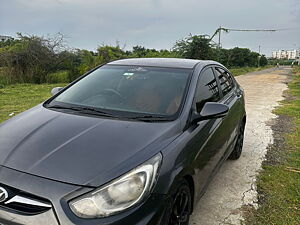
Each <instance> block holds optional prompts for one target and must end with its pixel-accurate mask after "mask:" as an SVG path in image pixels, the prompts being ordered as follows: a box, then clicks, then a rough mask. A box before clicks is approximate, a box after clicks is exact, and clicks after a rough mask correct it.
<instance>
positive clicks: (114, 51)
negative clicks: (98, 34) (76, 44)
mask: <svg viewBox="0 0 300 225" xmlns="http://www.w3.org/2000/svg"><path fill="white" fill-rule="evenodd" d="M97 52H98V56H99V59H100V61H101V62H102V63H108V62H111V61H113V60H117V59H123V58H127V57H126V53H125V51H124V50H123V49H121V48H120V46H119V45H117V46H109V45H104V46H101V47H99V48H98V49H97Z"/></svg>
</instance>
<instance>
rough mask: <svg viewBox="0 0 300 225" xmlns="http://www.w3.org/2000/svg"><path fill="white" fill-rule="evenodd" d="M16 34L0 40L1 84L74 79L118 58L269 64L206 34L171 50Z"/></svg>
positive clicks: (243, 68) (245, 66) (248, 66)
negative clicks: (91, 46)
mask: <svg viewBox="0 0 300 225" xmlns="http://www.w3.org/2000/svg"><path fill="white" fill-rule="evenodd" d="M17 35H18V36H17V38H16V39H13V40H8V41H5V42H0V87H1V86H2V87H3V86H5V85H8V84H15V83H35V84H42V83H61V82H71V81H73V80H74V79H76V78H77V77H79V76H80V75H82V74H84V73H85V72H87V71H89V70H90V69H92V68H94V67H95V66H97V65H100V64H103V63H107V62H110V61H113V60H117V59H124V58H140V57H146V58H147V57H148V58H151V57H169V58H170V57H172V58H190V59H207V60H215V61H218V62H220V63H222V64H223V65H225V66H226V67H227V68H230V69H231V68H235V69H236V70H237V73H236V74H240V73H244V72H248V71H253V70H254V69H256V68H257V67H258V65H260V66H266V65H267V64H268V61H267V59H266V57H265V56H264V55H260V54H259V53H257V52H253V51H250V50H249V49H247V48H238V47H236V48H232V49H222V48H221V49H220V48H218V47H217V46H216V45H215V44H213V43H211V41H210V39H209V38H208V37H207V35H190V36H188V37H186V38H184V39H182V40H179V41H177V42H176V43H175V44H174V45H173V47H172V48H171V49H170V50H166V49H162V50H157V49H148V48H145V47H143V46H134V47H133V48H132V49H131V50H126V49H125V46H124V47H121V46H120V44H119V43H116V45H115V46H109V45H101V46H98V48H97V50H96V51H88V50H85V49H72V48H70V47H69V46H67V45H66V42H65V37H64V36H63V35H62V34H56V35H53V36H47V37H39V36H35V35H23V34H21V33H18V34H17Z"/></svg>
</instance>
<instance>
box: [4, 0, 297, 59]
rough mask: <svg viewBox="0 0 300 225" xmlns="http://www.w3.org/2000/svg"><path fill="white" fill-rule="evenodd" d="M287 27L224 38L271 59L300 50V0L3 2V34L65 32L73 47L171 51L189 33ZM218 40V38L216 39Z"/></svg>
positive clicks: (224, 43)
mask: <svg viewBox="0 0 300 225" xmlns="http://www.w3.org/2000/svg"><path fill="white" fill-rule="evenodd" d="M219 26H222V27H225V28H236V29H283V30H280V31H277V32H229V33H222V34H221V43H222V47H223V48H232V47H245V48H250V49H251V50H253V51H257V52H258V51H259V46H261V53H262V54H265V55H267V56H270V55H271V52H272V51H273V50H278V49H298V48H300V0H218V1H216V0H0V35H9V36H13V37H15V36H16V33H17V32H21V33H24V34H30V35H31V34H34V35H39V36H43V35H44V36H46V35H53V34H55V33H58V32H60V33H62V34H64V35H65V36H66V41H67V44H68V45H69V46H70V47H73V48H84V49H88V50H96V48H97V47H98V46H100V45H103V44H108V45H115V44H116V42H119V43H120V46H121V47H125V48H126V49H131V48H132V46H135V45H141V46H145V47H147V48H156V49H171V48H172V46H173V45H174V43H175V42H176V40H180V39H182V38H184V37H187V36H188V35H189V34H193V35H200V34H207V35H212V34H213V33H214V31H215V30H216V29H217V28H218V27H219ZM214 40H215V41H216V42H217V41H218V40H217V38H215V39H214Z"/></svg>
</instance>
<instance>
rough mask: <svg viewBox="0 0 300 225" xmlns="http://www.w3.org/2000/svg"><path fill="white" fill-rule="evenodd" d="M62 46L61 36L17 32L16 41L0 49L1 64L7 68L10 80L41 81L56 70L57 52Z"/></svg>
mask: <svg viewBox="0 0 300 225" xmlns="http://www.w3.org/2000/svg"><path fill="white" fill-rule="evenodd" d="M62 48H63V36H62V35H61V34H57V35H56V36H54V37H52V38H51V37H48V38H45V37H38V36H34V35H31V36H29V35H22V34H21V33H18V41H15V42H13V43H11V44H10V45H7V46H5V47H4V48H2V49H1V51H0V61H2V66H5V67H7V68H9V69H8V71H10V72H9V74H8V75H7V76H10V77H11V80H15V81H19V82H20V81H23V82H34V83H42V82H45V81H46V75H47V74H48V73H50V72H52V71H55V70H56V67H57V65H58V63H59V62H58V54H57V52H58V51H60V50H62Z"/></svg>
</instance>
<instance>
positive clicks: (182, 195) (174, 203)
mask: <svg viewBox="0 0 300 225" xmlns="http://www.w3.org/2000/svg"><path fill="white" fill-rule="evenodd" d="M169 206H170V207H169V208H168V209H167V211H166V213H165V218H164V222H163V224H164V225H188V224H189V219H190V214H191V210H192V193H191V189H190V187H189V184H188V183H187V182H186V181H182V182H180V184H179V186H178V188H177V190H176V192H175V193H174V195H173V196H172V200H171V204H170V205H169Z"/></svg>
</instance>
